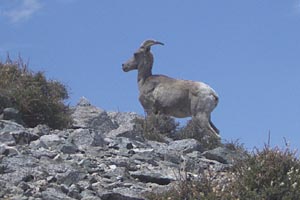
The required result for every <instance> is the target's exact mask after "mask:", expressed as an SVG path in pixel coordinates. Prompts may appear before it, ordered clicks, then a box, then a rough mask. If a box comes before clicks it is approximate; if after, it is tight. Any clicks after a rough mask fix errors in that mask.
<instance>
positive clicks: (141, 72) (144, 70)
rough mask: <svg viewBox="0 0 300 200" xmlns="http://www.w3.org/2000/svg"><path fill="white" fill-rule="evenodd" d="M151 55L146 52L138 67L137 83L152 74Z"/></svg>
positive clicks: (140, 82) (141, 82)
mask: <svg viewBox="0 0 300 200" xmlns="http://www.w3.org/2000/svg"><path fill="white" fill-rule="evenodd" d="M152 65H153V56H152V54H148V55H147V56H146V59H145V61H144V62H143V64H142V65H140V66H139V67H138V83H139V85H140V84H143V83H144V81H145V80H146V79H147V78H148V77H149V76H152Z"/></svg>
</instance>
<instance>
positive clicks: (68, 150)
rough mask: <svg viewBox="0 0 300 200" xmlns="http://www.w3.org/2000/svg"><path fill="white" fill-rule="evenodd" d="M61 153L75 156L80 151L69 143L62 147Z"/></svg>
mask: <svg viewBox="0 0 300 200" xmlns="http://www.w3.org/2000/svg"><path fill="white" fill-rule="evenodd" d="M60 151H61V152H62V153H66V154H74V153H77V152H78V151H79V149H78V147H77V146H76V145H75V144H72V143H69V142H67V143H64V144H62V145H61V146H60Z"/></svg>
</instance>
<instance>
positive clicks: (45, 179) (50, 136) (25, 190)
mask: <svg viewBox="0 0 300 200" xmlns="http://www.w3.org/2000/svg"><path fill="white" fill-rule="evenodd" d="M136 117H140V116H138V115H137V114H135V113H120V112H106V111H104V110H102V109H100V108H97V107H95V106H93V105H91V104H90V103H89V102H88V100H87V99H84V98H82V99H81V100H80V102H79V103H78V105H77V106H76V107H75V108H74V112H73V119H74V124H73V127H72V128H71V129H67V130H50V129H49V128H48V127H47V126H45V125H38V126H37V127H35V128H24V127H23V126H22V125H20V124H18V123H16V122H13V121H12V120H0V188H1V189H0V199H18V200H19V199H46V200H57V199H64V200H65V199H66V200H68V199H81V200H100V199H101V200H139V199H140V200H142V199H145V197H144V194H145V193H146V192H149V191H156V192H161V191H164V190H167V189H168V188H169V187H171V186H172V185H173V184H174V182H176V180H177V179H178V177H180V176H181V175H180V174H179V173H184V174H185V175H187V176H191V177H193V176H198V175H199V174H201V173H202V172H203V171H204V170H206V169H210V170H212V171H214V172H215V173H222V171H224V170H226V169H227V168H228V167H229V166H230V165H231V162H232V159H233V158H234V157H236V156H237V155H236V153H235V152H233V151H230V150H229V149H226V148H223V147H218V148H217V149H214V150H211V151H205V152H203V151H204V149H203V147H202V145H201V144H200V143H199V142H197V141H196V140H194V139H184V140H177V141H172V140H171V139H170V140H169V141H170V142H168V143H160V142H154V141H148V140H146V139H145V138H144V137H143V136H142V134H141V133H140V132H139V131H137V130H136V128H135V124H134V122H132V119H134V118H136Z"/></svg>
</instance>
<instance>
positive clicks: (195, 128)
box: [176, 118, 221, 149]
mask: <svg viewBox="0 0 300 200" xmlns="http://www.w3.org/2000/svg"><path fill="white" fill-rule="evenodd" d="M176 138H177V139H185V138H194V139H196V140H198V141H199V142H200V143H201V144H202V145H203V147H204V148H205V149H214V148H216V147H218V146H220V145H221V140H220V138H219V137H217V136H216V135H208V133H207V131H205V130H203V129H202V128H201V127H200V123H199V121H198V119H196V118H194V119H191V120H190V121H188V122H187V125H186V126H184V127H182V128H181V129H180V130H179V131H178V133H177V134H176Z"/></svg>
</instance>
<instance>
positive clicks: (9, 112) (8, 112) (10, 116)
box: [2, 108, 24, 124]
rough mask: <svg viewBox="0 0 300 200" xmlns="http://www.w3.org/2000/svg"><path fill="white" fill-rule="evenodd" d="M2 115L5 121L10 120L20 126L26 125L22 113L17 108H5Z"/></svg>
mask: <svg viewBox="0 0 300 200" xmlns="http://www.w3.org/2000/svg"><path fill="white" fill-rule="evenodd" d="M2 114H3V119H4V120H10V121H13V122H16V123H18V124H24V122H23V121H22V117H21V113H20V112H19V111H18V110H17V109H15V108H5V109H4V110H3V113H2Z"/></svg>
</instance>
